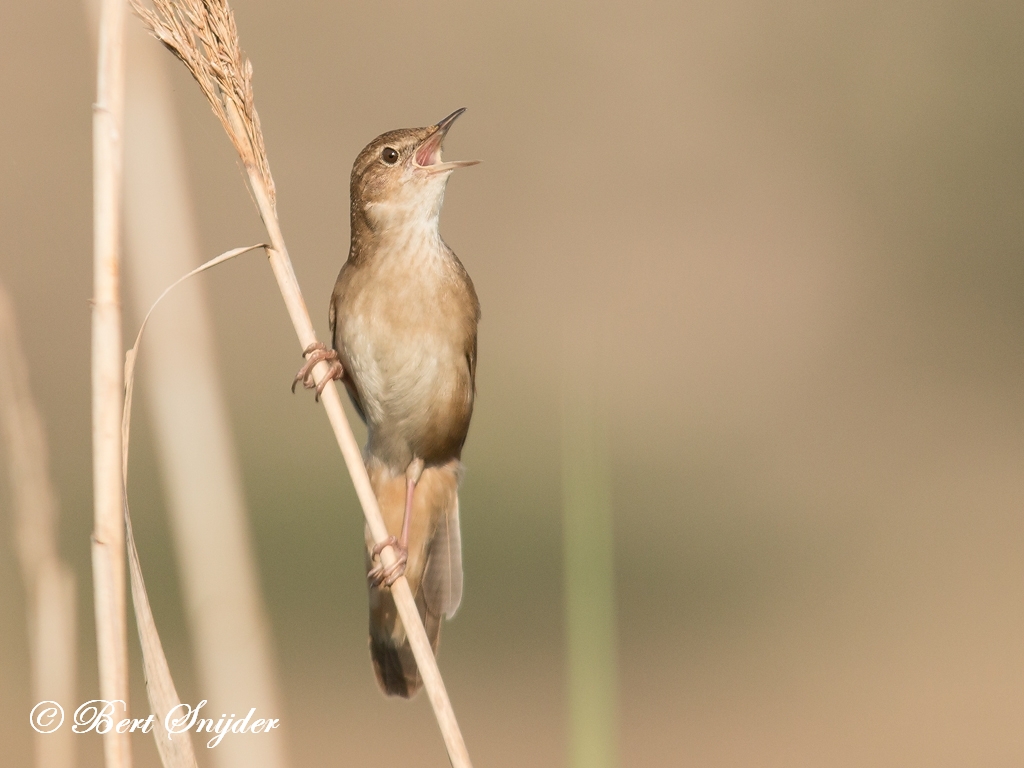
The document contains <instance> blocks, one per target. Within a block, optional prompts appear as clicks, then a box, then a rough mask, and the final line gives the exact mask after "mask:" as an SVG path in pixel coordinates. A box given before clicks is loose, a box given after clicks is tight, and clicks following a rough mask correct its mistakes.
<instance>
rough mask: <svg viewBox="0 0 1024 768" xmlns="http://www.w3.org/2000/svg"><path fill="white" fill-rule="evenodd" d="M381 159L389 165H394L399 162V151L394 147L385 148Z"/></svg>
mask: <svg viewBox="0 0 1024 768" xmlns="http://www.w3.org/2000/svg"><path fill="white" fill-rule="evenodd" d="M380 159H381V160H383V161H384V162H385V163H387V164H388V165H394V164H395V163H397V162H398V150H396V149H395V148H394V147H384V151H383V152H381V153H380Z"/></svg>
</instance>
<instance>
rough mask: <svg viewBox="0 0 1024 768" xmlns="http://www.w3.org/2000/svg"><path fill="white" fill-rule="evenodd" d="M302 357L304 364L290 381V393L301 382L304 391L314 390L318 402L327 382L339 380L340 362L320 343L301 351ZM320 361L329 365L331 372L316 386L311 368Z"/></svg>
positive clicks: (336, 356) (342, 371)
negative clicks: (304, 360)
mask: <svg viewBox="0 0 1024 768" xmlns="http://www.w3.org/2000/svg"><path fill="white" fill-rule="evenodd" d="M302 356H303V357H305V358H306V364H305V365H303V366H302V367H301V368H300V369H299V372H298V373H297V374H295V380H294V381H292V392H293V393H294V392H295V386H296V385H297V384H298V383H299V382H300V381H301V382H302V386H303V387H305V388H306V389H316V398H315V399H316V400H317V401H319V400H320V395H322V394H323V391H324V387H326V386H327V384H328V382H331V381H333V380H334V379H340V378H341V376H342V374H343V373H344V370H343V369H342V367H341V362H340V361H339V360H338V353H337V352H335V351H334V350H333V349H327V347H325V346H324V343H323V342H322V341H314V342H313V343H312V344H310V345H309V346H308V347H306V349H305V350H303V352H302ZM322 360H326V361H327V362H329V363H330V364H331V370H330V371H328V372H327V375H326V376H324V380H323V381H321V382H320V383H319V384H317V383H316V381H314V379H313V368H314V367H316V364H317V363H319V362H320V361H322Z"/></svg>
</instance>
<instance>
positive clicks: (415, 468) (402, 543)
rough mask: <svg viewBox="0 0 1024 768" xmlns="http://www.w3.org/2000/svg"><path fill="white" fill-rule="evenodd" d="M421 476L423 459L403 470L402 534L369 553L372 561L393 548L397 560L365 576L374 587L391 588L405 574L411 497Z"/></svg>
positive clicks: (410, 520)
mask: <svg viewBox="0 0 1024 768" xmlns="http://www.w3.org/2000/svg"><path fill="white" fill-rule="evenodd" d="M422 474H423V459H418V458H417V459H413V460H412V463H411V464H409V467H408V469H406V470H405V514H404V515H403V516H402V532H401V534H400V535H399V537H398V538H397V539H396V538H395V537H394V536H389V537H388V538H387V539H386V540H385V541H384V542H382V543H380V544H377V545H376V546H375V547H374V548H373V550H372V551H371V555H372V557H373V559H376V558H377V557H379V556H380V553H381V552H382V551H383V550H384V548H385V547H393V548H394V550H395V553H396V554H397V555H398V559H397V560H396V561H395V562H394V564H392V565H391V566H390V567H388V568H385V567H384V564H383V563H381V564H380V565H377V566H376V567H374V568H373V570H371V571H370V573H369V574H368V575H367V578H369V580H370V583H371V584H373V585H374V586H375V587H379V586H380V585H381V584H384V585H386V586H389V587H390V586H391V585H392V584H394V583H395V581H397V580H398V577H399V576H401V575H402V574H403V573H405V565H406V563H407V562H408V561H409V527H410V524H411V522H412V497H413V494H414V493H415V491H416V483H418V482H419V481H420V475H422Z"/></svg>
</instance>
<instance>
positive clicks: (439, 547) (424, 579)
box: [366, 460, 462, 698]
mask: <svg viewBox="0 0 1024 768" xmlns="http://www.w3.org/2000/svg"><path fill="white" fill-rule="evenodd" d="M368 469H369V471H370V482H371V483H372V484H373V490H374V493H375V494H376V496H377V502H378V504H379V505H380V510H381V514H382V515H383V516H384V522H385V524H386V525H387V528H388V533H390V534H392V535H394V536H398V535H399V533H400V532H401V529H402V518H403V516H404V514H405V490H406V480H405V474H404V473H399V474H394V473H392V472H391V471H390V470H389V469H388V468H387V467H384V466H382V465H379V464H376V463H375V462H373V461H372V460H371V462H370V465H369V466H368ZM460 475H461V465H460V464H459V462H458V461H452V462H449V463H448V464H444V465H441V466H433V467H426V468H425V469H424V470H423V473H422V474H421V475H420V479H419V482H418V483H417V484H416V492H415V494H414V496H413V508H412V520H411V523H410V528H409V559H408V562H407V563H406V567H405V577H406V579H407V580H408V582H409V588H410V589H411V590H412V593H413V595H414V596H415V598H416V606H417V607H418V608H419V612H420V618H422V619H423V625H424V627H425V628H426V630H427V637H428V638H429V639H430V645H431V647H432V648H433V649H434V653H435V655H436V654H437V643H438V640H439V639H440V637H441V618H442V617H447V618H451V617H452V616H454V615H455V611H456V609H457V608H458V607H459V602H460V601H461V600H462V542H461V537H460V533H459V497H458V489H459V478H460ZM366 540H367V561H368V562H369V551H370V549H371V548H372V546H373V541H372V540H371V539H370V535H369V532H367V534H366ZM370 657H371V659H372V660H373V669H374V672H376V673H377V682H378V683H379V684H380V687H381V689H382V690H383V691H384V693H386V694H388V695H389V696H403V697H405V698H409V697H411V696H412V695H413V694H414V693H416V691H418V690H419V688H420V685H422V682H423V681H422V680H421V678H420V673H419V669H418V668H417V666H416V661H415V659H414V658H413V655H412V647H411V646H410V645H409V641H408V639H407V638H406V634H405V627H403V626H402V620H401V619H400V618H399V617H398V610H397V608H396V606H395V601H394V599H393V598H392V596H391V590H390V589H389V588H387V587H384V586H381V587H374V586H372V585H371V586H370Z"/></svg>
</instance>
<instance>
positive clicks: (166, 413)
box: [124, 25, 287, 768]
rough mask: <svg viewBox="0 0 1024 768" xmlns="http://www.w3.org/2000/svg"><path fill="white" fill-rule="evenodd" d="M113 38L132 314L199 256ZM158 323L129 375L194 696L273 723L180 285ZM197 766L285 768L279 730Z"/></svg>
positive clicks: (172, 162)
mask: <svg viewBox="0 0 1024 768" xmlns="http://www.w3.org/2000/svg"><path fill="white" fill-rule="evenodd" d="M126 35H127V60H128V78H127V85H126V88H127V95H126V105H125V110H126V115H125V180H124V184H125V234H126V248H125V260H126V263H127V264H128V269H127V274H126V278H127V284H126V289H127V290H128V291H130V293H131V294H132V296H133V299H134V303H135V305H136V306H137V307H139V308H145V307H146V306H148V305H150V304H151V303H152V302H153V299H154V297H156V296H157V294H159V293H160V291H161V289H163V288H164V287H166V286H168V285H170V284H171V283H172V282H173V281H174V280H175V279H176V278H178V277H179V276H180V275H182V274H184V273H186V272H188V271H189V270H190V269H191V268H192V267H193V266H195V264H196V263H197V262H198V261H199V258H198V254H199V248H198V245H197V242H196V241H197V236H196V228H195V225H194V222H193V218H194V217H193V215H192V211H191V207H190V200H189V190H188V182H187V179H186V178H185V171H184V168H185V157H184V154H185V152H184V147H183V146H182V142H181V139H180V136H179V135H178V126H177V119H176V116H175V106H174V103H173V98H172V93H171V86H170V83H169V82H168V79H167V77H166V73H165V72H164V66H165V65H166V62H165V60H164V57H163V54H162V52H161V51H160V49H159V46H157V45H155V44H154V42H153V40H152V39H151V38H150V36H149V35H148V34H147V33H146V32H145V31H144V30H143V28H142V26H141V25H132V27H130V28H129V29H128V30H127V32H126ZM168 309H170V308H168ZM166 315H170V316H169V317H167V319H166V321H165V322H155V321H154V322H150V323H149V325H148V329H147V331H146V333H147V339H146V347H147V349H146V351H145V352H144V353H143V354H142V358H141V362H140V365H142V366H143V368H144V369H145V371H146V386H145V392H146V394H147V395H148V398H147V399H148V405H149V416H150V421H151V423H152V425H153V431H154V439H155V442H156V447H157V456H158V460H159V462H160V468H161V474H162V477H163V485H164V489H165V493H166V496H167V511H168V517H169V522H170V528H171V533H172V535H173V537H174V551H175V555H176V559H177V562H178V573H179V578H180V581H181V585H182V591H183V593H184V599H185V608H186V615H187V617H188V626H189V635H190V637H191V640H192V648H193V652H194V655H195V661H196V666H197V668H198V672H199V680H200V683H201V686H202V690H203V697H204V698H208V699H209V701H210V704H209V707H210V709H216V710H217V712H222V711H223V712H232V711H237V712H243V713H244V712H246V711H248V709H249V708H250V707H255V708H256V710H257V712H262V713H264V714H266V713H271V714H273V713H274V712H276V711H279V710H280V705H279V696H278V694H277V684H276V683H277V681H276V675H275V670H274V666H275V665H274V654H273V644H272V642H271V634H270V631H269V628H268V622H267V620H266V616H265V610H264V606H263V599H262V596H261V594H260V590H259V579H258V576H257V566H256V560H255V556H254V554H253V548H252V545H251V536H250V533H249V526H248V513H247V510H246V502H245V497H244V493H243V487H242V481H241V472H240V470H239V467H238V461H237V458H236V451H235V447H234V444H233V439H232V435H231V428H230V425H229V421H228V415H227V407H226V403H225V398H224V393H223V390H222V387H221V384H220V377H219V374H218V370H217V366H216V357H217V353H216V350H215V344H214V338H213V330H212V321H211V319H210V313H209V309H208V306H207V302H206V299H205V296H204V294H203V292H202V290H201V287H200V286H199V285H197V284H195V283H194V282H193V281H189V282H188V283H184V284H182V285H180V287H178V288H177V289H175V299H174V308H173V312H167V313H166ZM126 418H127V413H126ZM125 451H126V452H127V445H126V446H125ZM126 477H127V472H126ZM130 546H131V544H130V542H129V547H130ZM140 586H141V585H140ZM134 592H135V582H134V581H133V595H134ZM140 597H144V591H141V594H140ZM138 602H139V600H138V599H136V603H138ZM137 613H138V609H137ZM140 619H141V617H140ZM140 635H141V621H140ZM154 654H156V651H155V650H154ZM156 655H157V656H159V654H156ZM144 658H145V654H144ZM154 663H156V662H154ZM154 711H156V710H155V709H154ZM210 757H211V759H212V760H213V761H214V764H215V765H217V766H220V768H283V766H284V765H285V764H286V762H287V761H286V759H285V744H284V736H283V732H281V731H278V730H275V731H272V732H270V733H267V734H263V735H261V736H260V738H258V739H256V738H244V739H226V740H225V741H223V742H222V743H221V744H220V745H219V746H218V747H217V749H216V750H213V753H212V754H211V755H210Z"/></svg>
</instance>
